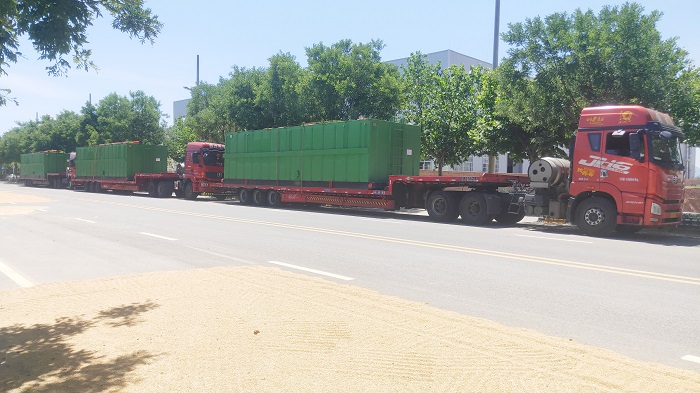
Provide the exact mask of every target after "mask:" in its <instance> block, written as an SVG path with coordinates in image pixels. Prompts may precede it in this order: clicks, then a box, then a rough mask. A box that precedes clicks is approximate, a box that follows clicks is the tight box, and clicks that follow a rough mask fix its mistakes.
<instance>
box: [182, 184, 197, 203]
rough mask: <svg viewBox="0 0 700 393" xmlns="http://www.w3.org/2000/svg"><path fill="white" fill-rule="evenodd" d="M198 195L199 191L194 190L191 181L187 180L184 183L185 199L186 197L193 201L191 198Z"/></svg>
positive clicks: (193, 198) (195, 197)
mask: <svg viewBox="0 0 700 393" xmlns="http://www.w3.org/2000/svg"><path fill="white" fill-rule="evenodd" d="M198 196H199V193H198V192H194V188H193V187H192V182H189V181H188V182H187V183H186V184H185V199H187V200H189V201H193V200H195V199H197V197H198Z"/></svg>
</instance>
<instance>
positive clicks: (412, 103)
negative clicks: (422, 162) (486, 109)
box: [400, 53, 488, 175]
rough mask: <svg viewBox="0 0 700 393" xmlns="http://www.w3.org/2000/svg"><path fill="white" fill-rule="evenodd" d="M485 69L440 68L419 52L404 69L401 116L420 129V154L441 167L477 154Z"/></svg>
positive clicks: (409, 60) (457, 162) (482, 116)
mask: <svg viewBox="0 0 700 393" xmlns="http://www.w3.org/2000/svg"><path fill="white" fill-rule="evenodd" d="M485 75H486V70H483V69H482V68H481V67H472V68H470V69H469V70H466V69H465V68H464V67H462V66H457V65H453V66H450V67H448V68H447V69H444V70H443V69H442V68H441V67H440V65H439V64H436V65H430V64H428V60H427V57H426V56H425V55H422V54H421V53H416V54H412V55H411V57H410V58H409V59H408V64H407V67H406V69H405V70H404V74H403V78H404V86H405V90H404V92H405V96H406V100H405V101H404V103H403V110H402V111H401V112H400V117H402V118H404V119H406V120H407V121H409V122H411V123H414V124H418V125H420V126H421V127H422V128H423V134H422V138H421V151H422V154H423V156H424V158H426V159H432V160H434V161H435V163H436V166H437V168H438V175H442V168H443V166H447V165H456V164H459V163H461V162H463V161H464V160H465V159H466V158H467V157H469V156H470V155H473V154H475V153H477V152H478V148H479V146H478V145H477V143H476V141H477V139H476V134H477V129H478V127H479V126H480V124H481V125H482V126H483V124H484V123H485V121H484V120H482V119H483V118H484V116H485V114H484V113H483V111H482V110H481V109H480V107H479V104H480V101H484V100H485V99H486V98H487V97H488V96H487V95H485V94H484V92H483V88H484V85H485V83H484V78H485Z"/></svg>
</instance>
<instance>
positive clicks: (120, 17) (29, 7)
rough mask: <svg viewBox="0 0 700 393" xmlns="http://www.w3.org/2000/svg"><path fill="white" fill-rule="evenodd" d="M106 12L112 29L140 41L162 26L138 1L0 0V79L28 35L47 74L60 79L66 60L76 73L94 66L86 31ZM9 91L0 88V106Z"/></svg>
mask: <svg viewBox="0 0 700 393" xmlns="http://www.w3.org/2000/svg"><path fill="white" fill-rule="evenodd" d="M103 12H106V13H108V14H109V15H111V17H112V27H113V28H115V29H117V30H119V31H122V32H124V33H128V34H129V36H130V37H132V38H133V37H135V38H137V39H138V40H139V41H141V43H144V42H146V41H148V42H150V43H153V40H154V39H155V38H156V37H157V36H158V34H159V33H160V29H161V28H162V26H163V25H162V24H161V23H160V22H159V21H158V16H157V15H153V14H152V12H151V9H150V8H145V7H144V4H143V0H66V1H49V0H3V1H2V2H0V27H1V28H0V76H1V75H6V74H7V68H8V67H9V63H16V62H17V58H18V56H22V53H21V52H20V51H19V38H20V37H22V36H25V35H26V36H27V37H28V39H29V41H31V42H32V44H33V46H34V48H35V49H36V51H37V52H39V59H41V60H48V61H49V62H50V65H49V66H48V67H46V70H47V72H48V73H49V75H64V74H65V73H66V72H67V71H68V70H69V69H70V68H71V65H70V62H69V61H68V60H66V56H68V55H69V54H71V53H72V59H71V60H72V62H73V64H75V66H76V67H77V68H79V69H84V70H89V69H91V68H95V67H96V66H95V64H94V63H93V62H92V61H91V60H90V56H91V55H92V51H91V50H90V49H86V48H85V45H86V44H87V43H88V40H87V28H88V27H89V26H91V25H92V22H93V20H95V19H96V18H98V17H101V16H102V15H103ZM8 93H10V91H9V90H8V89H0V105H5V104H6V102H7V95H6V94H8Z"/></svg>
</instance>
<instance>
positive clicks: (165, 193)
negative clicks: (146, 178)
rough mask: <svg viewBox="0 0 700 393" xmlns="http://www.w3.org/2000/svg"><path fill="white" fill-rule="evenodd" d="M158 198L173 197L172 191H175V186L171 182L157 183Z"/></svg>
mask: <svg viewBox="0 0 700 393" xmlns="http://www.w3.org/2000/svg"><path fill="white" fill-rule="evenodd" d="M157 188H158V191H157V192H158V198H170V197H171V196H173V190H174V189H175V185H174V184H173V182H171V181H167V180H164V181H161V182H158V187H157Z"/></svg>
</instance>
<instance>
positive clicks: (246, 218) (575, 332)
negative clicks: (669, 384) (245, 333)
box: [0, 182, 700, 371]
mask: <svg viewBox="0 0 700 393" xmlns="http://www.w3.org/2000/svg"><path fill="white" fill-rule="evenodd" d="M2 192H9V193H14V194H21V195H24V196H36V197H42V198H46V199H48V201H45V202H26V203H25V202H22V201H21V200H20V201H18V202H14V203H2V202H1V201H0V208H1V207H3V206H6V207H7V206H10V205H11V206H23V207H27V208H33V209H35V210H34V211H33V212H31V213H27V214H13V215H0V296H2V291H3V290H9V289H12V288H17V287H22V286H32V285H37V284H42V283H50V282H61V281H74V280H86V279H94V278H102V277H110V276H117V275H125V274H137V273H143V272H152V271H165V270H179V269H192V268H206V267H214V266H222V265H230V266H242V265H264V266H277V267H279V268H280V269H285V270H290V271H295V272H298V273H302V274H309V275H314V276H320V277H324V278H327V279H329V280H333V281H337V282H340V283H346V284H348V285H357V286H362V287H365V288H370V289H373V290H376V291H378V292H381V293H384V294H387V295H393V296H398V297H401V298H405V299H409V300H414V301H420V302H426V303H428V304H430V305H433V306H435V307H438V308H441V309H447V310H452V311H456V312H459V313H462V314H466V315H470V316H476V317H482V318H486V319H490V320H494V321H497V322H499V323H502V324H505V325H509V326H515V327H523V328H530V329H534V330H537V331H540V332H543V333H546V334H550V335H554V336H559V337H565V338H570V339H572V340H576V341H580V342H583V343H586V344H591V345H595V346H598V347H603V348H608V349H611V350H613V351H615V352H618V353H621V354H624V355H627V356H630V357H633V358H636V359H640V360H644V361H653V362H660V363H664V364H668V365H671V366H675V367H682V368H687V369H691V370H698V371H700V307H698V305H700V236H695V237H693V236H677V235H672V234H667V233H663V232H643V233H640V234H636V235H628V236H619V237H615V238H609V239H601V238H592V237H586V236H581V235H579V234H578V233H577V232H575V230H573V229H572V228H569V227H564V226H543V225H540V224H536V223H534V222H533V221H532V220H527V222H524V223H520V224H518V225H517V226H515V227H511V228H506V227H500V226H497V225H496V224H495V223H494V224H493V225H492V226H488V227H482V228H478V227H469V226H464V225H461V224H438V223H433V222H431V221H430V220H429V219H428V218H427V217H426V216H425V215H424V214H397V213H391V212H368V211H357V210H350V209H329V208H317V209H314V210H307V209H299V208H282V209H267V208H255V207H248V206H241V205H238V203H237V202H234V201H223V202H217V201H214V200H213V199H208V198H200V199H199V200H197V201H184V200H178V199H174V198H172V199H152V198H148V197H147V196H145V195H131V196H127V195H116V194H111V193H106V194H90V193H85V192H80V191H68V190H52V189H44V188H26V187H22V186H19V185H16V184H7V183H2V182H0V193H2ZM27 200H28V201H29V200H30V199H27ZM0 211H1V210H0ZM0 313H1V310H0Z"/></svg>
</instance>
